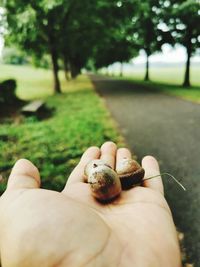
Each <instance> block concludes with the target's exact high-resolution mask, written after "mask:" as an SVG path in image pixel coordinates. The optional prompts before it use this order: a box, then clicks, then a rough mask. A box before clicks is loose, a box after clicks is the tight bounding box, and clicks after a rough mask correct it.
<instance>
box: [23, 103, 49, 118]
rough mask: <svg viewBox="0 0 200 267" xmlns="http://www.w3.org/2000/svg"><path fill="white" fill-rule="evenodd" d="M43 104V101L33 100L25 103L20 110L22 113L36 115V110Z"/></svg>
mask: <svg viewBox="0 0 200 267" xmlns="http://www.w3.org/2000/svg"><path fill="white" fill-rule="evenodd" d="M43 106H44V101H42V100H34V101H32V102H30V103H29V104H27V105H25V106H24V107H23V108H22V110H21V112H22V113H23V114H24V115H37V113H38V111H39V110H40V109H41V108H42V107H43Z"/></svg>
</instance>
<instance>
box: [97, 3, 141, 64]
mask: <svg viewBox="0 0 200 267" xmlns="http://www.w3.org/2000/svg"><path fill="white" fill-rule="evenodd" d="M137 9H138V1H137V0H129V1H124V2H123V1H115V0H113V1H109V2H108V1H107V2H105V3H104V6H103V8H102V9H100V10H99V12H100V15H99V17H100V18H101V20H102V21H103V22H104V23H103V26H104V27H103V28H102V30H101V31H98V33H97V36H98V40H100V42H98V43H96V45H95V46H94V49H93V59H94V66H95V67H96V68H102V67H106V66H109V65H110V64H113V63H114V62H117V61H118V62H121V63H122V62H127V61H129V60H130V59H131V58H132V57H133V56H136V55H137V54H138V49H136V48H135V47H134V45H133V43H132V41H130V39H129V38H128V37H127V30H128V26H129V24H130V20H131V18H132V17H133V16H134V15H135V13H137Z"/></svg>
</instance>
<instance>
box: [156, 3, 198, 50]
mask: <svg viewBox="0 0 200 267" xmlns="http://www.w3.org/2000/svg"><path fill="white" fill-rule="evenodd" d="M162 2H163V6H162V15H161V17H162V19H163V21H164V22H165V23H166V25H167V26H168V28H169V29H170V31H171V33H172V35H173V36H174V38H175V39H176V42H177V43H180V44H182V45H183V46H185V47H186V48H187V47H188V45H190V44H191V45H192V46H191V51H192V52H195V50H196V48H198V47H199V46H200V39H199V36H200V28H199V25H200V14H199V10H200V3H199V1H198V0H168V1H162ZM166 2H167V3H166Z"/></svg>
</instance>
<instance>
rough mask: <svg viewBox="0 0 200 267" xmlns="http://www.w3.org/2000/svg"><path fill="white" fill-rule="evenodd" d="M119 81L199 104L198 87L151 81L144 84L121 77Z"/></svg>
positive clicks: (199, 94) (143, 82) (199, 89)
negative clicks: (125, 81)
mask: <svg viewBox="0 0 200 267" xmlns="http://www.w3.org/2000/svg"><path fill="white" fill-rule="evenodd" d="M121 79H125V80H128V81H131V82H133V83H134V84H138V85H140V86H145V87H146V88H150V89H153V90H156V91H158V92H162V93H166V94H169V95H173V96H177V97H179V98H182V99H185V100H189V101H192V102H196V103H200V87H199V86H192V87H182V86H180V85H171V84H164V83H158V82H152V81H148V82H146V81H141V80H135V79H132V78H130V77H122V78H121Z"/></svg>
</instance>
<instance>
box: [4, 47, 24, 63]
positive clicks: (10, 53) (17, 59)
mask: <svg viewBox="0 0 200 267" xmlns="http://www.w3.org/2000/svg"><path fill="white" fill-rule="evenodd" d="M28 62H29V59H28V57H27V55H26V54H25V53H24V52H23V51H21V50H19V49H16V48H14V47H13V48H5V49H4V50H3V63H4V64H12V65H24V64H27V63H28Z"/></svg>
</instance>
